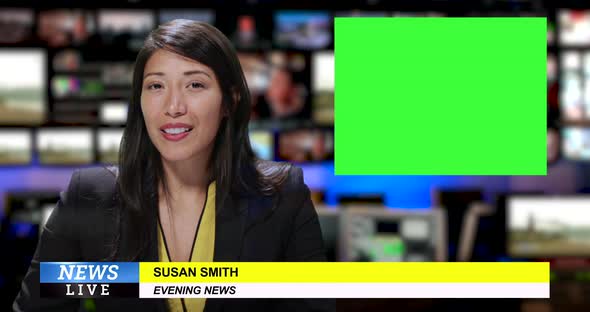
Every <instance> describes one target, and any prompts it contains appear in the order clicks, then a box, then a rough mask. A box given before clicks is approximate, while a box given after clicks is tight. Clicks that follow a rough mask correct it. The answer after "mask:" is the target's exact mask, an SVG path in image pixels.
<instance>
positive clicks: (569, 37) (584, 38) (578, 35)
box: [557, 9, 590, 46]
mask: <svg viewBox="0 0 590 312" xmlns="http://www.w3.org/2000/svg"><path fill="white" fill-rule="evenodd" d="M557 22H558V25H559V36H558V38H559V43H560V44H561V45H563V46H575V45H588V44H590V11H588V10H571V9H560V10H559V11H558V12H557Z"/></svg>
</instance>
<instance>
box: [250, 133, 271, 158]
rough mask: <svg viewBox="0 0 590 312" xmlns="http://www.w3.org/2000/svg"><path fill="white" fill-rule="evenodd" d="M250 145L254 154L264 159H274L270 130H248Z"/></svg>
mask: <svg viewBox="0 0 590 312" xmlns="http://www.w3.org/2000/svg"><path fill="white" fill-rule="evenodd" d="M249 136H250V145H251V146H252V149H253V150H254V153H255V154H256V156H257V157H258V158H260V159H264V160H273V159H274V135H273V133H272V132H270V131H264V130H250V132H249Z"/></svg>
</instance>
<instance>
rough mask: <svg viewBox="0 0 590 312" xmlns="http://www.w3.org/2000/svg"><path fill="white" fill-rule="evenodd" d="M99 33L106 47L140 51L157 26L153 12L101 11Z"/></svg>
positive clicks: (99, 12) (99, 14)
mask: <svg viewBox="0 0 590 312" xmlns="http://www.w3.org/2000/svg"><path fill="white" fill-rule="evenodd" d="M97 20H98V31H99V33H100V35H101V37H102V41H103V43H104V44H105V45H110V46H116V47H119V48H123V49H128V50H132V51H139V49H141V47H142V46H143V42H144V40H145V38H146V37H147V35H148V34H149V32H150V31H152V29H154V26H155V17H154V13H153V11H151V10H99V11H98V17H97Z"/></svg>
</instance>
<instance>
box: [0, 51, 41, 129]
mask: <svg viewBox="0 0 590 312" xmlns="http://www.w3.org/2000/svg"><path fill="white" fill-rule="evenodd" d="M46 62H47V60H46V54H45V52H43V51H42V50H40V49H0V68H1V69H2V74H1V75H0V125H39V124H42V123H43V122H44V121H45V114H46V111H47V102H46V96H45V89H46V88H47V87H46V86H47V84H46V76H47V73H46V69H45V68H46Z"/></svg>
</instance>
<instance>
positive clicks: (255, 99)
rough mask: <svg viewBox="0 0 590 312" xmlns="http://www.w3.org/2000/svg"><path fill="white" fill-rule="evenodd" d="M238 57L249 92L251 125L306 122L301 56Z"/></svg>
mask: <svg viewBox="0 0 590 312" xmlns="http://www.w3.org/2000/svg"><path fill="white" fill-rule="evenodd" d="M238 57H239V59H240V64H241V66H242V68H243V71H244V75H245V77H246V82H247V84H248V88H249V89H250V94H251V101H252V110H251V120H252V121H253V122H254V123H257V122H259V121H268V120H308V119H309V118H310V116H311V107H310V100H309V66H308V60H307V58H306V57H305V56H304V55H303V54H301V53H291V52H282V51H273V52H266V53H239V54H238Z"/></svg>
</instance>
